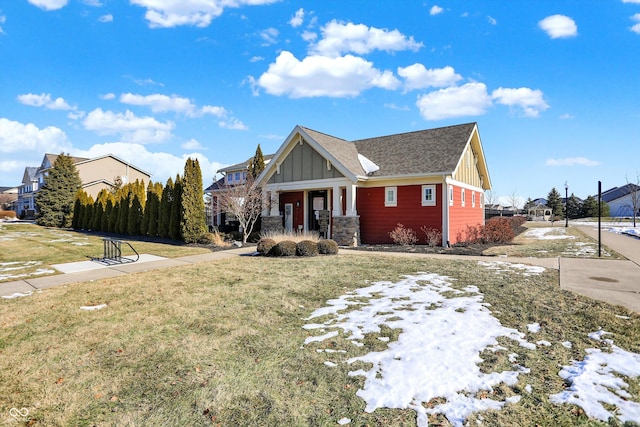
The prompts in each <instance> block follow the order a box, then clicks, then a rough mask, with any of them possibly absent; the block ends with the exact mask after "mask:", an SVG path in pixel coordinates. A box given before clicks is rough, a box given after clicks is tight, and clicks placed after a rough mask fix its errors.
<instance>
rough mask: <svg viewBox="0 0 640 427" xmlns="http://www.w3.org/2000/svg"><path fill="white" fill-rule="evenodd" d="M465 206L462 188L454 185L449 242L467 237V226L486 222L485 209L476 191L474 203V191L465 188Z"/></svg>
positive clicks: (456, 241) (452, 242)
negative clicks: (474, 201) (463, 204)
mask: <svg viewBox="0 0 640 427" xmlns="http://www.w3.org/2000/svg"><path fill="white" fill-rule="evenodd" d="M465 196H466V201H465V206H462V189H461V188H460V187H454V189H453V206H449V243H450V244H452V245H453V244H455V243H458V242H459V241H461V240H464V238H465V234H466V233H465V232H466V231H467V226H478V225H482V224H484V209H482V204H481V203H480V201H481V199H480V197H479V194H478V192H476V204H475V206H473V203H472V191H471V190H469V189H466V190H465Z"/></svg>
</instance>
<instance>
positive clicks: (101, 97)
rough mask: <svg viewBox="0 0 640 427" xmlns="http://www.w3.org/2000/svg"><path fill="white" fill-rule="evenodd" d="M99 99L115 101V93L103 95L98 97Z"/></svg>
mask: <svg viewBox="0 0 640 427" xmlns="http://www.w3.org/2000/svg"><path fill="white" fill-rule="evenodd" d="M100 99H104V100H105V101H108V100H111V99H116V94H115V93H105V94H104V95H100Z"/></svg>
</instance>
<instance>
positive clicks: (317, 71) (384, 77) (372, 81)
mask: <svg viewBox="0 0 640 427" xmlns="http://www.w3.org/2000/svg"><path fill="white" fill-rule="evenodd" d="M257 84H258V85H259V86H260V87H262V88H263V89H265V90H266V91H267V93H270V94H272V95H288V96H289V97H291V98H305V97H316V96H329V97H350V96H356V95H358V94H360V92H362V91H363V90H366V89H370V88H373V87H379V88H383V89H396V88H397V87H398V86H399V85H400V81H399V80H398V79H397V78H396V77H395V76H394V75H393V73H392V72H391V71H380V70H378V69H376V68H374V66H373V64H372V63H371V62H368V61H366V60H364V59H362V58H359V57H355V56H352V55H346V56H341V57H326V56H320V55H313V56H308V57H306V58H304V59H303V60H302V61H300V60H298V59H297V58H296V57H294V56H293V54H292V53H291V52H288V51H283V52H281V53H280V55H279V56H278V57H277V58H276V61H275V62H274V63H272V64H271V65H269V69H268V70H267V71H266V72H265V73H264V74H262V75H261V76H260V78H259V79H258V81H257Z"/></svg>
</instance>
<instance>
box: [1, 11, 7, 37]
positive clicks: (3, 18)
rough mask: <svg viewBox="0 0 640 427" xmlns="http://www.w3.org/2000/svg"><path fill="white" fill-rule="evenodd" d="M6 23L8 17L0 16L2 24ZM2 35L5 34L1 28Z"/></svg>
mask: <svg viewBox="0 0 640 427" xmlns="http://www.w3.org/2000/svg"><path fill="white" fill-rule="evenodd" d="M5 22H7V17H6V16H4V15H0V24H4V23H5ZM0 34H4V30H3V29H2V26H0Z"/></svg>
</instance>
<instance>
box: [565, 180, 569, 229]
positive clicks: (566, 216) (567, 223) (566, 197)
mask: <svg viewBox="0 0 640 427" xmlns="http://www.w3.org/2000/svg"><path fill="white" fill-rule="evenodd" d="M564 220H565V222H564V226H565V228H566V227H568V226H569V184H567V181H565V182H564Z"/></svg>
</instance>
